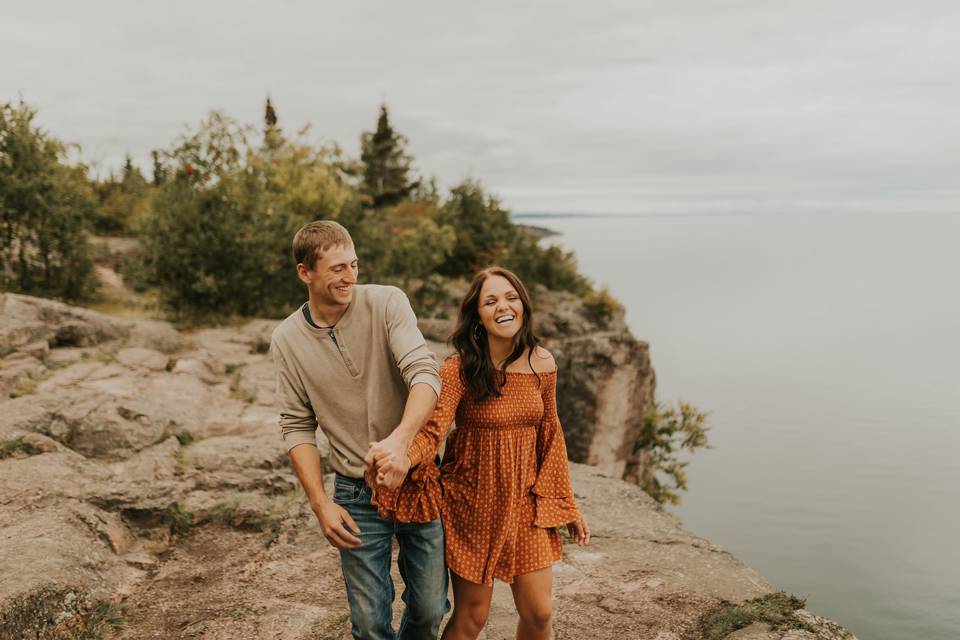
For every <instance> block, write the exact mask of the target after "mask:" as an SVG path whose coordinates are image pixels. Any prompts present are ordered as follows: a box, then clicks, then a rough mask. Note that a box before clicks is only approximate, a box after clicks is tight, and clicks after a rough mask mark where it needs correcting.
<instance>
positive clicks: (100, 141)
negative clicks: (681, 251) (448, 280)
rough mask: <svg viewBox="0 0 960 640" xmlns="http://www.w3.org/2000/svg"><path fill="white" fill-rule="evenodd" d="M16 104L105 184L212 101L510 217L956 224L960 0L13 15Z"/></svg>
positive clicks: (29, 7)
mask: <svg viewBox="0 0 960 640" xmlns="http://www.w3.org/2000/svg"><path fill="white" fill-rule="evenodd" d="M0 15H2V16H3V19H2V20H0V43H2V45H0V46H2V58H0V101H3V100H15V99H17V97H18V95H22V96H23V97H24V98H25V99H26V100H27V101H28V102H29V103H30V104H31V105H33V106H35V107H37V108H38V109H39V111H40V115H39V121H40V122H41V124H42V125H43V126H44V127H46V128H47V129H49V130H50V131H51V132H52V133H53V134H55V135H57V136H58V137H61V138H63V139H65V140H68V141H71V142H77V143H80V144H81V145H82V148H83V155H82V157H83V159H84V160H86V161H87V162H92V163H94V164H96V165H98V166H99V167H101V170H109V169H111V168H115V167H118V166H119V165H120V163H121V162H122V158H123V155H124V154H125V153H127V152H129V153H131V154H132V155H133V157H134V158H135V160H137V162H138V163H139V164H141V166H143V168H144V169H146V168H147V167H148V155H149V152H150V149H152V148H155V147H166V146H168V145H169V144H170V143H171V142H172V141H173V140H174V138H175V137H176V136H177V135H178V134H179V133H181V132H182V131H183V130H184V127H185V126H186V125H195V124H196V123H197V122H199V120H200V119H201V118H202V117H203V116H204V115H205V114H206V112H207V111H209V110H211V109H215V108H216V109H223V110H225V111H226V112H227V113H228V114H230V115H232V116H234V117H236V118H238V119H241V120H243V121H246V122H251V123H257V124H259V123H260V121H261V118H262V109H263V101H264V99H265V97H266V95H267V94H268V93H269V94H270V95H271V96H272V98H273V101H274V103H275V105H276V108H277V112H278V115H279V118H280V124H281V125H282V126H285V127H286V128H287V129H288V130H292V129H296V128H299V127H300V126H302V125H304V124H306V123H311V124H312V126H313V129H312V131H313V133H314V135H315V136H316V137H317V138H318V139H320V138H322V139H325V140H328V141H335V142H337V143H339V144H340V145H341V146H342V147H343V148H344V149H345V150H347V151H348V152H349V153H352V154H356V153H357V150H358V140H359V136H360V133H361V131H363V130H365V129H371V128H372V127H373V126H374V124H375V120H376V115H377V108H378V105H379V103H380V102H381V101H386V102H387V104H388V105H389V107H390V109H391V114H392V116H393V120H394V123H395V125H396V127H397V128H398V129H399V130H400V131H401V132H402V133H404V134H405V135H406V136H407V137H408V138H409V140H410V150H411V152H412V153H413V155H414V156H415V157H416V166H417V168H418V169H419V171H421V172H422V173H423V174H425V175H435V176H436V177H437V178H438V180H439V182H440V184H441V186H443V187H449V186H451V185H453V184H455V183H456V182H458V181H459V180H461V179H463V178H465V177H473V178H478V179H480V180H481V181H482V182H483V183H484V184H486V185H487V186H488V187H489V188H490V189H491V190H492V191H493V192H494V193H496V194H497V195H499V196H500V197H501V198H502V199H503V201H504V202H505V204H506V205H507V206H509V207H510V208H512V209H513V210H515V211H518V212H571V213H572V212H585V213H634V212H636V213H646V212H651V213H657V212H665V213H674V212H677V213H684V212H700V211H718V210H735V211H741V210H743V211H751V212H765V211H772V212H775V211H781V210H782V211H787V210H815V211H825V212H828V211H831V210H840V209H863V210H866V211H874V210H875V211H886V210H896V211H957V210H960V182H958V179H960V36H958V34H960V2H956V0H944V1H942V2H939V1H933V0H914V1H910V2H906V1H902V0H895V1H890V0H863V1H861V0H856V1H852V0H802V1H797V2H793V1H782V0H738V1H720V0H717V1H711V0H698V1H692V0H673V1H671V2H664V1H660V2H652V1H638V0H631V1H626V2H607V1H601V0H591V1H590V2H584V1H583V0H579V1H577V2H549V3H546V2H516V1H512V2H491V1H484V2H472V3H466V2H455V1H452V0H446V1H444V2H439V1H437V2H396V1H393V2H360V1H352V2H343V1H340V2H320V1H317V0H310V1H299V0H296V1H293V0H290V1H284V2H270V3H267V2H257V3H253V2H238V1H236V0H233V1H230V2H208V1H205V0H192V1H190V2H171V1H169V0H162V1H154V2H130V1H124V2H119V1H118V2H91V1H89V0H88V1H85V2H66V1H63V2H45V1H37V0H33V1H31V2H23V1H21V2H10V1H9V0H0Z"/></svg>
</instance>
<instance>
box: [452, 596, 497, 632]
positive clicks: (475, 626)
mask: <svg viewBox="0 0 960 640" xmlns="http://www.w3.org/2000/svg"><path fill="white" fill-rule="evenodd" d="M489 615H490V603H489V602H470V603H465V604H462V605H461V604H457V605H456V606H455V608H454V611H453V616H454V618H459V620H460V622H461V624H463V626H464V630H465V631H467V632H468V633H469V634H470V635H476V634H479V633H480V631H482V630H483V627H484V626H485V625H486V624H487V617H489Z"/></svg>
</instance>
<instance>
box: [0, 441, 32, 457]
mask: <svg viewBox="0 0 960 640" xmlns="http://www.w3.org/2000/svg"><path fill="white" fill-rule="evenodd" d="M38 453H40V451H39V450H38V449H37V448H36V447H34V446H33V445H32V444H30V443H29V442H24V441H23V440H0V460H3V459H4V458H26V457H29V456H32V455H36V454H38Z"/></svg>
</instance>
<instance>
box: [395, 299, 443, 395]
mask: <svg viewBox="0 0 960 640" xmlns="http://www.w3.org/2000/svg"><path fill="white" fill-rule="evenodd" d="M386 321H387V336H388V340H389V342H390V350H391V352H392V353H393V358H394V361H395V362H396V363H397V368H398V369H400V375H401V377H402V378H403V381H404V383H405V384H406V385H407V388H408V389H409V388H411V387H413V385H415V384H417V383H420V382H423V383H426V384H429V385H430V387H431V388H432V389H433V391H434V393H436V394H437V397H438V398H439V397H440V369H439V367H438V366H437V358H436V356H434V354H433V352H432V351H430V349H429V348H428V347H427V341H426V340H424V339H423V334H422V333H420V329H419V328H418V327H417V317H416V315H414V313H413V308H412V307H411V306H410V301H409V300H407V296H406V295H405V294H404V293H403V292H402V291H400V290H399V289H395V290H394V293H393V295H392V296H391V297H390V300H389V302H388V304H387V318H386Z"/></svg>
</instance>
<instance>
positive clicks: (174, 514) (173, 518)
mask: <svg viewBox="0 0 960 640" xmlns="http://www.w3.org/2000/svg"><path fill="white" fill-rule="evenodd" d="M163 518H164V521H165V522H166V524H167V526H168V527H170V533H176V534H180V535H182V534H184V533H187V532H188V531H190V527H192V526H193V524H194V517H193V512H192V511H186V510H185V509H183V508H182V507H181V506H180V504H179V503H177V502H174V503H172V504H171V505H170V506H168V507H167V508H166V510H165V511H164V513H163Z"/></svg>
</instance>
